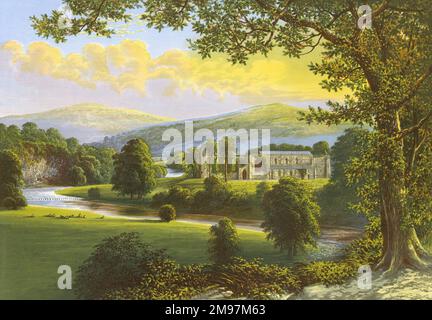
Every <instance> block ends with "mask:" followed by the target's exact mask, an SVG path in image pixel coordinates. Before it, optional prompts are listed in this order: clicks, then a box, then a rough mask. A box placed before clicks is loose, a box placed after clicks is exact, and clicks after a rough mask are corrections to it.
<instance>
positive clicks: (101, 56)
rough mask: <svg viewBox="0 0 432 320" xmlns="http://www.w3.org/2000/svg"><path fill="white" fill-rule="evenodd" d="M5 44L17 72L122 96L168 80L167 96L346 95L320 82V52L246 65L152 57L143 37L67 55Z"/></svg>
mask: <svg viewBox="0 0 432 320" xmlns="http://www.w3.org/2000/svg"><path fill="white" fill-rule="evenodd" d="M1 48H2V49H3V51H6V52H7V53H8V56H9V57H10V63H11V64H13V65H14V66H15V67H16V68H17V70H18V72H21V73H31V74H33V75H36V76H43V77H50V78H52V79H57V80H67V81H71V82H74V83H76V84H78V85H79V86H81V87H85V88H93V89H94V88H96V87H97V86H98V85H100V84H105V85H109V87H110V88H111V89H112V90H114V91H115V92H117V93H118V94H121V93H122V92H124V91H125V90H132V91H135V92H137V93H139V94H140V95H141V96H146V95H147V94H148V84H149V82H151V81H152V80H165V81H166V86H165V88H164V90H163V95H166V96H175V95H176V93H178V92H179V91H182V90H187V89H192V90H193V92H194V93H196V94H198V95H200V94H203V92H205V91H206V90H211V91H213V92H215V93H217V95H218V96H219V97H220V98H221V99H223V97H224V96H225V95H227V94H230V95H233V96H237V97H239V98H240V99H241V100H242V101H244V102H247V103H251V104H257V103H261V102H265V101H268V100H271V101H285V100H299V101H302V100H326V99H329V98H332V99H339V98H341V97H342V93H329V92H327V91H325V90H323V89H322V88H321V87H320V86H319V82H320V80H321V78H320V77H319V76H315V75H314V74H312V73H311V72H310V71H309V69H308V67H307V65H308V64H309V63H310V62H311V61H317V60H318V59H319V53H318V52H316V53H313V54H312V55H308V56H305V57H303V58H301V59H290V58H288V57H286V56H284V55H283V54H282V52H281V51H280V50H275V51H273V52H272V53H271V54H270V55H269V56H268V57H264V56H254V57H251V59H250V60H249V62H248V63H247V65H246V66H244V65H232V64H231V63H229V62H228V61H227V60H226V57H224V56H222V55H215V56H213V57H212V58H211V59H206V60H202V59H201V57H199V56H198V55H197V54H195V53H192V52H190V51H184V50H179V49H171V50H167V51H165V52H164V53H163V54H162V55H160V56H158V57H155V58H153V57H152V56H151V54H150V52H149V50H148V49H147V44H146V43H145V42H143V41H140V40H123V41H121V42H119V43H118V44H115V45H108V46H103V45H101V44H98V43H88V44H85V45H84V46H83V47H82V50H81V52H76V53H69V54H63V53H62V51H61V50H60V49H58V48H56V47H54V46H51V45H50V44H48V43H45V42H32V43H31V44H29V45H28V46H27V47H24V45H22V44H21V43H20V42H19V41H7V42H5V43H3V44H2V46H1Z"/></svg>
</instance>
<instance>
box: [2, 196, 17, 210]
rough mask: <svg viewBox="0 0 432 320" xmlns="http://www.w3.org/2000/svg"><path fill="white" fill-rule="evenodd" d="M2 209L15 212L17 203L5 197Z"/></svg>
mask: <svg viewBox="0 0 432 320" xmlns="http://www.w3.org/2000/svg"><path fill="white" fill-rule="evenodd" d="M3 207H5V208H6V209H8V210H16V209H18V206H17V203H16V201H15V199H14V198H12V197H6V198H4V199H3Z"/></svg>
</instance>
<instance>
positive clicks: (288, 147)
mask: <svg viewBox="0 0 432 320" xmlns="http://www.w3.org/2000/svg"><path fill="white" fill-rule="evenodd" d="M270 150H271V151H312V148H311V147H309V146H304V145H301V144H289V143H281V144H275V143H271V144H270Z"/></svg>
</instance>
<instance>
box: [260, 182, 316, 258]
mask: <svg viewBox="0 0 432 320" xmlns="http://www.w3.org/2000/svg"><path fill="white" fill-rule="evenodd" d="M263 208H264V222H263V224H262V227H263V228H264V231H265V232H266V233H267V239H269V240H273V241H274V244H275V246H276V247H277V248H280V249H281V250H286V251H287V252H288V256H289V257H293V256H295V255H296V254H297V252H298V250H302V249H304V248H305V246H306V245H315V238H316V237H317V236H318V235H319V225H318V220H317V218H318V217H319V213H320V209H319V206H318V205H317V204H316V203H315V201H314V199H313V195H312V193H311V191H310V190H309V189H307V188H306V187H305V186H304V184H303V183H302V182H301V181H298V180H296V179H294V178H290V177H286V178H282V179H280V180H279V183H278V184H276V185H274V186H273V188H272V190H270V191H268V192H266V194H265V195H264V199H263Z"/></svg>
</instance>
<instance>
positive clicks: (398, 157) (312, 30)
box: [32, 0, 432, 271]
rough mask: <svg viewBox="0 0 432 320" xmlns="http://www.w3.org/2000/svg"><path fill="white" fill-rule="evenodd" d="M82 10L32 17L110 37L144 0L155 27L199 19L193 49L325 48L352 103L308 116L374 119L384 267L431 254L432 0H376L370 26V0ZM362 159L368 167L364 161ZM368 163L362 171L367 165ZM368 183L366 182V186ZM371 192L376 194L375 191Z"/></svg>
mask: <svg viewBox="0 0 432 320" xmlns="http://www.w3.org/2000/svg"><path fill="white" fill-rule="evenodd" d="M65 2H66V3H67V4H69V5H70V8H71V10H72V13H73V14H75V18H74V19H73V20H72V24H71V27H69V28H59V23H58V22H59V19H61V14H60V13H59V12H56V11H54V12H53V13H52V14H51V15H46V14H45V15H42V16H41V17H32V22H33V27H34V29H35V30H36V32H37V34H38V35H40V36H43V37H52V38H54V40H56V41H65V40H66V38H67V37H68V36H71V35H77V34H79V33H80V32H83V31H84V32H87V33H89V34H91V33H95V34H97V35H101V36H110V35H112V34H113V33H115V30H114V29H111V28H109V26H108V21H109V20H114V21H122V22H127V21H130V19H131V18H132V17H131V14H130V12H129V9H135V10H136V9H140V8H141V9H142V10H143V14H142V16H141V18H142V19H143V20H144V22H145V23H147V25H148V26H149V27H154V28H156V29H158V30H161V29H163V28H165V27H171V28H173V29H174V30H177V29H182V28H184V27H186V26H192V29H193V31H194V32H195V33H196V34H197V36H196V37H195V39H194V40H193V41H191V48H192V49H194V50H196V51H198V52H199V53H200V54H201V55H202V56H203V57H205V58H208V57H211V55H212V54H213V53H226V54H227V55H228V56H229V59H230V60H231V61H232V62H234V63H236V62H237V63H246V62H247V59H248V57H249V55H253V54H264V55H266V54H268V53H269V52H270V51H271V50H272V49H274V48H276V47H280V48H283V50H284V53H285V54H286V55H287V56H289V57H299V56H301V55H303V54H306V53H309V52H312V51H313V50H315V49H316V48H318V47H320V48H321V49H322V50H321V51H320V54H321V55H322V57H323V59H322V61H321V62H319V63H314V64H312V65H311V67H310V68H311V70H312V72H314V73H316V74H318V75H321V76H323V77H324V78H325V80H323V81H322V83H321V84H322V87H323V88H325V89H328V90H330V91H331V90H334V91H338V90H340V89H343V88H345V89H348V90H350V93H349V94H347V95H346V98H345V100H344V101H343V102H329V103H328V104H329V107H330V108H329V110H322V109H318V110H316V109H311V112H309V113H307V114H304V119H305V120H307V121H309V122H312V121H318V122H321V123H326V124H335V123H340V122H343V121H350V122H352V123H355V124H367V125H369V126H370V127H371V128H372V129H373V131H374V133H376V134H374V140H375V143H373V144H372V145H371V147H373V148H374V150H373V152H372V153H371V155H373V157H370V156H369V155H365V157H363V155H362V160H363V161H362V162H361V163H360V162H359V163H358V166H357V168H355V167H352V168H353V170H354V171H353V172H352V173H353V178H355V177H354V176H355V175H357V174H358V173H361V174H364V172H369V171H371V170H376V172H377V183H376V185H377V188H376V190H372V189H369V191H371V192H374V193H376V194H375V197H376V198H378V199H379V209H378V210H379V213H380V217H381V230H382V236H383V256H382V260H381V261H380V263H379V264H378V267H380V268H383V269H386V270H388V271H395V270H398V269H400V268H402V267H407V266H408V267H412V268H421V267H424V265H425V260H426V259H428V258H429V256H428V253H427V252H426V251H425V250H424V248H423V247H422V245H421V243H420V241H419V240H418V238H417V235H416V230H415V227H416V221H417V220H418V219H416V217H415V216H417V215H418V214H421V215H428V214H430V212H428V211H427V207H428V206H424V207H425V208H426V210H421V211H420V212H416V213H415V214H414V213H413V212H412V207H411V206H409V205H408V203H409V202H408V201H407V200H408V198H411V197H413V198H416V199H419V200H420V201H421V202H424V201H429V198H430V197H429V198H427V199H423V200H422V199H421V198H420V197H419V195H421V194H422V193H423V191H420V190H418V189H417V185H416V184H415V183H414V181H415V179H414V178H413V177H416V176H418V171H417V170H420V171H421V170H422V169H423V168H422V167H421V166H420V165H421V164H422V162H421V161H420V159H421V158H422V157H423V155H424V154H425V152H427V151H426V149H427V148H426V146H427V144H428V142H429V141H430V140H431V139H432V138H431V136H432V135H431V130H430V122H431V119H432V111H431V110H430V104H431V102H432V96H431V94H430V89H429V88H430V87H431V86H432V80H431V78H432V77H431V75H432V58H431V57H432V7H431V6H430V1H429V0H405V1H402V0H376V1H370V2H369V3H370V6H371V9H372V12H371V17H372V21H373V22H372V24H371V25H370V27H365V28H360V27H359V22H361V21H362V20H364V19H363V17H362V16H361V15H362V13H359V10H358V9H359V6H360V5H362V4H363V3H362V2H360V1H340V0H328V1H319V0H305V1H291V0H286V1H282V0H251V1H249V0H247V1H246V0H225V1H216V0H214V1H212V0H211V1H201V0H186V1H177V0H144V1H143V0H128V1H122V2H116V3H115V5H113V3H112V2H111V1H101V2H99V1H91V2H88V1H85V0H66V1H65ZM360 165H361V166H360ZM362 170H363V171H364V172H361V171H362ZM367 192H368V191H367V190H365V192H364V193H367ZM372 198H373V197H372V196H367V197H366V199H372Z"/></svg>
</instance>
